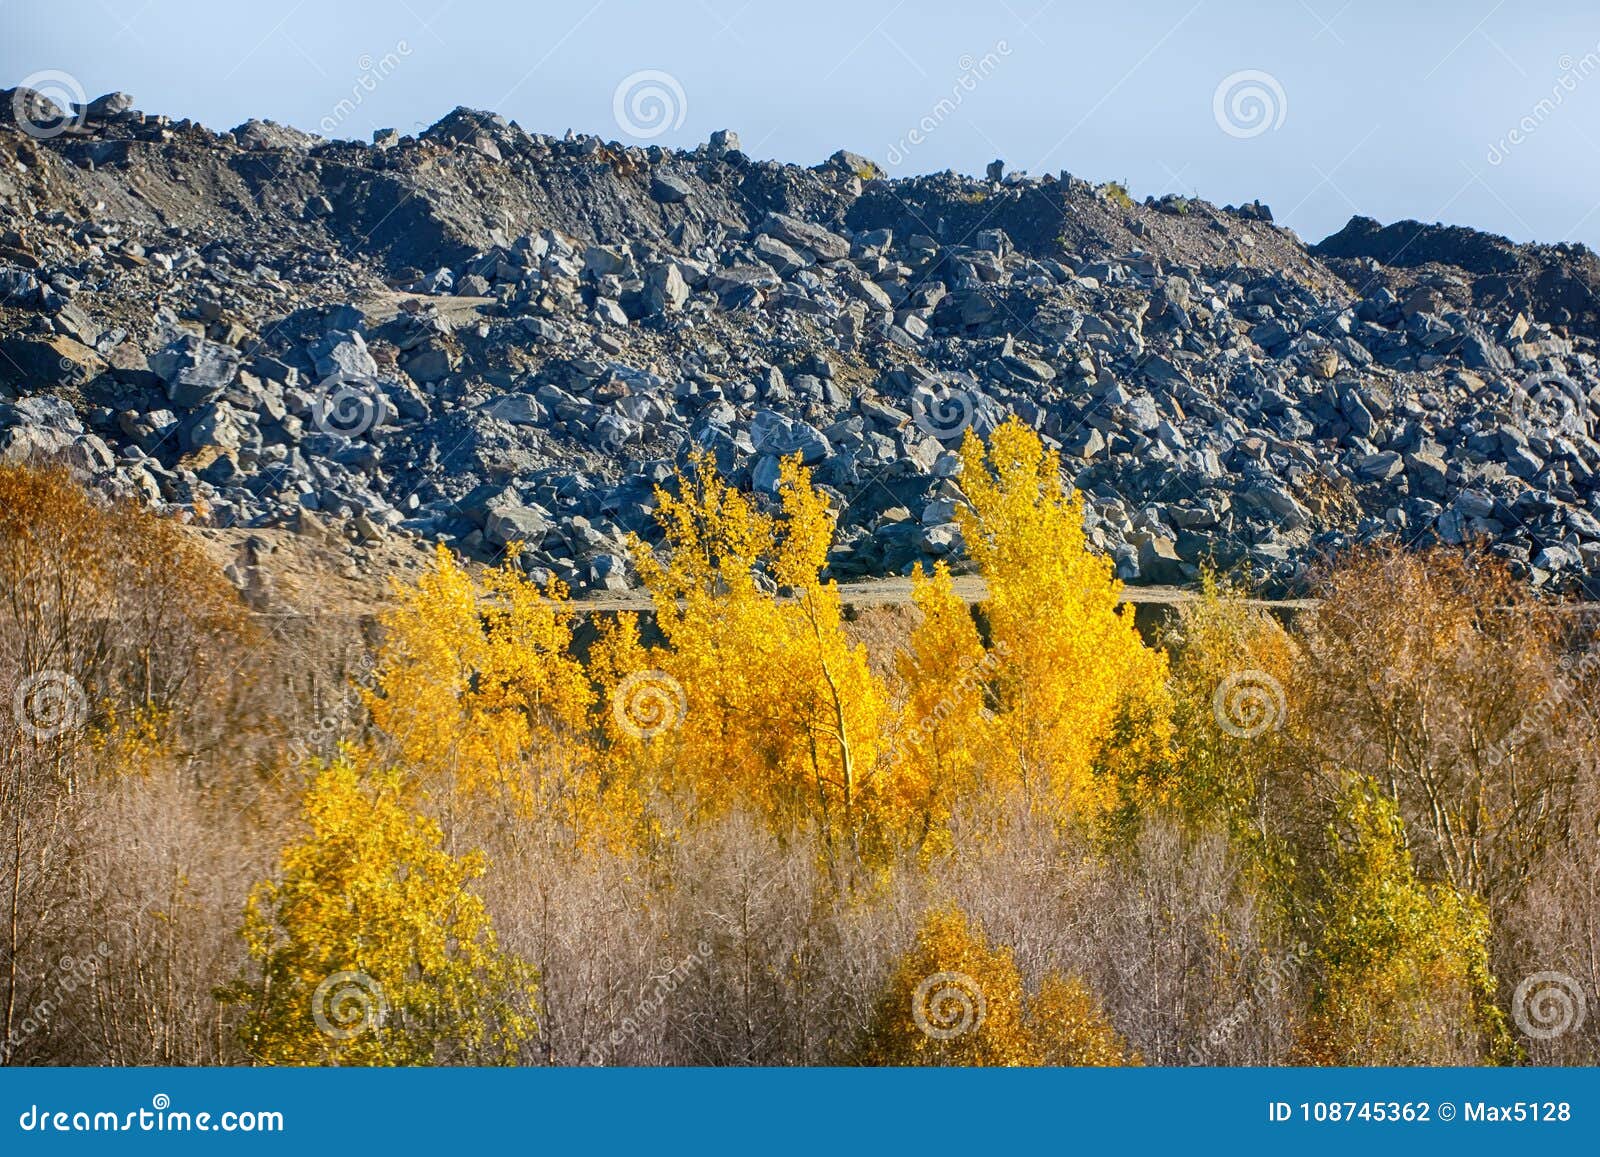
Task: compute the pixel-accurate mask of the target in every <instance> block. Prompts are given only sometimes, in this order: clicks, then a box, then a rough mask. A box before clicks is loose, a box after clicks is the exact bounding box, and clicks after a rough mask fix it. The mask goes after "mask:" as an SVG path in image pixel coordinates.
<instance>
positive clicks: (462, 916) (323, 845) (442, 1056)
mask: <svg viewBox="0 0 1600 1157" xmlns="http://www.w3.org/2000/svg"><path fill="white" fill-rule="evenodd" d="M401 793H402V780H401V777H399V776H398V775H396V774H392V773H376V774H374V775H372V776H370V777H369V778H367V779H363V778H362V777H361V775H360V774H359V773H358V772H357V771H356V770H355V768H354V767H352V766H351V765H350V764H348V763H345V762H340V763H335V764H334V765H333V766H331V767H328V768H325V769H323V770H322V771H320V772H318V773H317V775H316V777H315V779H313V781H312V782H311V785H310V786H309V787H308V789H307V790H306V794H305V801H304V808H303V814H304V819H305V822H306V823H307V824H308V825H309V827H310V829H311V830H310V832H309V834H308V835H307V836H306V837H305V838H304V839H303V840H301V841H299V842H297V843H293V844H291V845H289V846H288V847H287V848H285V849H284V851H283V855H282V858H281V861H280V864H279V871H278V876H277V878H276V879H274V880H268V881H264V882H263V883H261V884H259V885H258V886H257V887H256V889H255V890H254V892H253V893H252V894H251V897H250V900H249V903H248V905H247V906H246V909H245V918H244V928H243V934H244V939H245V944H246V947H247V948H248V950H249V953H250V958H251V959H252V960H253V961H255V962H256V964H258V965H259V966H260V970H261V971H260V976H259V978H257V979H254V980H252V979H248V978H246V979H241V980H239V981H237V982H236V983H235V984H234V985H232V986H231V987H229V988H228V989H225V990H223V992H221V993H220V994H219V995H220V996H221V997H222V998H223V999H224V1000H225V1001H228V1002H231V1003H237V1004H242V1005H243V1006H244V1007H245V1010H246V1015H245V1018H244V1021H243V1023H242V1025H241V1027H240V1038H241V1040H242V1041H243V1043H244V1046H245V1048H246V1049H247V1050H248V1052H249V1053H250V1055H251V1056H252V1057H253V1058H255V1059H256V1060H258V1061H260V1062H263V1063H266V1064H287V1065H313V1064H346V1065H352V1064H353V1065H416V1064H435V1063H441V1062H449V1061H469V1062H480V1063H481V1062H484V1061H502V1062H504V1061H510V1060H514V1059H515V1058H516V1055H517V1050H518V1046H519V1045H520V1044H521V1042H522V1041H524V1040H525V1039H527V1038H528V1037H529V1036H530V1035H532V1034H533V1033H534V1032H535V1031H536V1030H537V1026H536V1024H535V1022H534V1021H533V1000H534V992H535V981H536V975H535V973H534V971H533V969H532V968H531V967H530V966H529V965H527V964H526V963H524V962H523V961H521V960H520V959H518V958H516V957H514V956H508V955H505V954H503V953H501V952H500V951H499V949H498V947H497V945H496V941H495V934H494V928H493V927H492V925H491V923H490V920H489V916H488V914H487V912H486V911H485V909H484V906H483V901H482V900H481V899H480V898H479V897H478V896H477V895H476V894H475V893H474V892H472V891H471V890H470V888H469V885H470V883H471V881H472V880H474V879H475V878H477V877H478V876H480V875H482V874H483V871H484V863H483V860H482V857H481V856H479V855H477V854H476V853H473V854H471V855H467V856H464V857H456V856H452V855H450V854H449V853H447V852H445V851H444V850H443V847H442V836H441V834H440V832H439V829H438V827H437V826H436V825H435V824H433V823H432V822H431V821H430V820H428V819H426V818H424V817H422V816H419V815H416V814H414V813H412V812H411V811H410V810H408V809H407V807H406V806H405V805H404V803H403V802H402V795H401Z"/></svg>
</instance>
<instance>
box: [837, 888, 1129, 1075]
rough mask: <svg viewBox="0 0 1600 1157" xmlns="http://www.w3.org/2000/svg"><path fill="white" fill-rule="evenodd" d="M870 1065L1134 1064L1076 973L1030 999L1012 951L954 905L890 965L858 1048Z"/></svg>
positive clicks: (1054, 979)
mask: <svg viewBox="0 0 1600 1157" xmlns="http://www.w3.org/2000/svg"><path fill="white" fill-rule="evenodd" d="M859 1059H860V1060H861V1062H862V1063H863V1064H868V1065H962V1066H969V1065H987V1066H1013V1065H1124V1064H1138V1063H1139V1060H1138V1056H1137V1055H1136V1054H1133V1053H1130V1051H1129V1050H1128V1047H1127V1045H1126V1043H1125V1042H1124V1041H1123V1039H1122V1037H1121V1036H1120V1035H1119V1034H1118V1033H1117V1031H1116V1030H1115V1029H1114V1028H1113V1027H1112V1026H1111V1024H1110V1022H1109V1021H1108V1020H1107V1019H1106V1017H1105V1014H1104V1012H1103V1011H1102V1010H1101V1008H1100V1004H1099V1001H1097V1000H1096V999H1095V997H1094V994H1093V993H1092V992H1090V990H1089V988H1088V986H1087V985H1085V984H1084V983H1083V982H1082V981H1081V980H1080V979H1078V978H1077V977H1075V976H1071V975H1065V974H1061V973H1052V974H1050V975H1049V976H1047V977H1045V980H1044V983H1043V984H1042V985H1041V986H1040V989H1039V993H1038V995H1037V996H1034V997H1032V998H1031V999H1030V998H1029V997H1028V995H1027V993H1026V991H1025V990H1024V988H1023V984H1022V977H1021V974H1020V973H1019V972H1018V971H1017V965H1016V961H1015V959H1014V958H1013V956H1012V953H1011V950H1010V949H1009V948H1006V947H1004V946H992V945H990V943H989V942H988V940H987V939H986V938H985V937H984V935H983V934H982V932H980V931H978V930H977V929H975V928H974V927H973V926H972V924H971V923H970V922H969V921H968V919H967V917H966V915H965V914H964V913H963V912H962V911H961V909H960V908H958V907H956V906H954V905H947V906H945V907H941V908H936V909H934V910H932V911H931V912H929V913H928V915H927V917H926V918H925V919H924V921H923V924H922V927H921V928H920V929H919V930H918V933H917V940H916V944H915V945H914V946H913V947H912V948H911V949H910V950H909V951H908V952H906V953H905V954H904V955H903V956H902V957H901V958H900V960H899V962H898V963H897V964H896V966H895V969H894V972H893V973H892V974H891V976H890V978H889V982H888V984H887V985H885V987H884V991H883V994H882V996H881V997H880V998H879V1000H878V1004H877V1007H876V1008H875V1010H874V1012H873V1016H872V1020H871V1022H870V1024H869V1025H868V1027H867V1032H866V1036H865V1038H864V1041H863V1044H862V1046H861V1049H860V1053H859Z"/></svg>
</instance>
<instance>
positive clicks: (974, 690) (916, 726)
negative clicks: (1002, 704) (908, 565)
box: [888, 562, 997, 850]
mask: <svg viewBox="0 0 1600 1157" xmlns="http://www.w3.org/2000/svg"><path fill="white" fill-rule="evenodd" d="M911 599H912V602H913V603H914V604H915V606H916V608H917V610H918V611H919V612H920V614H921V620H920V621H919V622H918V624H917V625H916V627H914V628H913V629H912V632H911V639H910V648H909V650H907V651H904V652H901V654H900V655H899V656H898V659H897V664H896V665H897V668H898V674H899V677H900V686H901V693H902V696H903V698H902V702H901V704H900V718H899V725H898V727H897V729H896V732H895V736H894V741H893V742H892V743H891V744H890V746H889V752H888V756H889V759H890V760H892V761H893V763H894V765H895V774H894V777H893V784H894V790H895V792H896V794H897V796H898V799H899V804H898V806H899V807H900V808H901V809H902V810H903V812H904V813H905V814H906V815H908V816H912V817H914V820H913V823H914V825H915V829H916V835H917V837H918V839H920V840H922V841H924V846H925V847H926V848H927V849H928V850H937V849H939V848H942V847H944V846H945V845H946V844H947V843H948V834H949V833H948V828H947V827H946V826H945V825H946V821H947V820H948V819H949V817H950V812H951V809H952V807H953V806H954V805H955V803H956V801H957V800H958V799H960V798H961V797H962V796H963V795H964V794H965V793H967V792H969V791H971V790H972V789H973V788H974V787H975V786H976V784H977V782H978V778H979V771H980V768H981V765H982V762H983V760H984V758H985V755H986V751H987V747H988V743H989V728H990V723H991V716H990V713H989V710H988V707H987V702H986V700H987V695H988V687H987V685H988V682H989V680H990V679H991V677H992V676H993V673H994V670H995V667H996V664H997V656H991V655H990V654H989V652H988V651H986V650H985V649H984V646H983V641H982V640H981V639H980V638H979V637H978V629H977V626H976V625H975V624H974V623H973V621H972V612H971V610H970V608H969V607H968V606H967V604H966V601H965V600H963V599H962V598H961V596H959V595H958V594H956V592H955V588H954V586H953V585H952V583H951V581H950V569H949V567H947V566H946V565H945V564H944V563H942V562H941V563H939V564H938V565H937V566H936V567H935V568H934V572H933V574H932V575H931V576H929V575H925V574H923V573H922V572H920V571H918V572H917V573H916V574H915V575H914V576H913V577H912V580H911Z"/></svg>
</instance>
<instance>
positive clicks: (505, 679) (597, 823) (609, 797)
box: [364, 546, 636, 839]
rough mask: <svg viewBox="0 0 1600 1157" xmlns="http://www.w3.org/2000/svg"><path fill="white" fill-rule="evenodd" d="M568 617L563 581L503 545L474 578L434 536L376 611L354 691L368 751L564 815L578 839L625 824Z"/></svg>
mask: <svg viewBox="0 0 1600 1157" xmlns="http://www.w3.org/2000/svg"><path fill="white" fill-rule="evenodd" d="M572 620H573V611H572V606H571V602H570V599H569V597H568V594H567V591H566V589H565V587H563V586H562V585H561V584H560V583H559V582H557V581H555V580H551V582H550V584H549V586H548V587H546V588H545V589H544V590H540V589H539V587H538V586H537V585H536V584H535V583H534V582H533V581H532V580H530V579H529V578H528V577H527V576H526V575H525V574H523V573H522V572H521V570H520V569H518V567H517V566H516V563H515V552H513V558H512V560H510V561H507V562H506V563H504V564H503V565H501V566H499V567H496V568H493V569H490V570H488V571H486V572H484V574H483V576H482V577H481V579H480V580H477V581H475V580H474V579H473V577H472V576H471V575H470V574H469V573H468V572H467V571H466V569H465V568H464V567H462V566H461V564H460V563H458V562H457V561H456V560H455V559H454V558H453V557H452V556H451V554H450V552H449V551H448V550H447V549H446V548H445V547H443V546H440V547H438V548H437V550H436V552H435V555H434V559H433V564H432V566H431V567H430V568H429V569H428V570H427V571H425V572H424V573H423V574H422V576H421V577H420V578H419V579H418V580H417V582H416V584H415V585H414V586H411V587H405V586H398V585H397V587H396V604H395V606H394V607H393V608H392V609H391V610H389V611H388V612H386V613H385V615H384V616H383V620H382V622H383V628H384V637H383V642H382V645H381V647H380V650H379V655H378V663H377V670H376V674H375V677H374V682H373V686H372V687H371V688H370V689H369V690H367V691H366V692H364V697H365V699H366V702H367V706H368V708H369V710H370V711H371V713H372V720H373V723H374V724H375V725H376V727H377V728H378V730H379V733H380V741H379V742H378V743H377V744H375V745H374V748H373V750H372V752H371V753H370V754H371V758H372V759H373V760H374V761H375V762H376V763H379V764H383V765H386V766H399V767H402V768H404V769H406V770H407V771H409V772H411V773H413V774H414V775H416V776H417V777H418V778H419V780H420V781H421V782H423V783H424V784H426V785H428V787H429V788H430V789H431V790H441V791H446V792H459V793H460V794H461V795H463V796H464V797H466V798H467V799H469V800H470V799H472V798H474V797H476V798H480V799H481V798H491V799H497V800H500V801H502V802H504V803H505V804H507V805H508V806H509V807H510V808H511V809H512V810H513V811H514V812H515V813H516V814H519V815H521V816H523V817H528V816H533V815H540V816H545V817H548V818H552V819H557V820H560V821H563V822H564V824H565V825H566V829H567V830H568V831H569V832H574V833H577V834H578V836H579V838H580V839H582V838H585V837H586V836H587V835H588V834H592V833H593V832H594V831H596V830H610V829H614V828H616V827H617V826H618V825H619V824H621V825H623V826H625V824H626V821H627V818H628V817H629V816H631V815H632V814H633V813H634V811H635V810H636V809H635V808H634V807H633V806H632V803H631V796H630V794H629V793H627V792H624V791H622V790H621V789H620V787H619V785H618V784H617V783H616V782H615V781H609V780H607V779H606V778H605V777H603V776H602V775H600V774H599V772H598V770H597V768H596V767H595V762H594V751H593V745H592V743H591V742H590V735H589V731H590V710H591V707H592V706H593V704H594V699H595V695H594V690H593V688H592V687H591V686H590V681H589V676H588V674H587V673H586V672H585V670H584V667H583V664H582V663H580V662H579V661H578V660H577V659H576V658H575V657H574V656H573V654H572V650H571V649H572Z"/></svg>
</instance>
